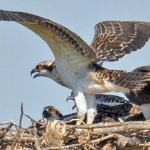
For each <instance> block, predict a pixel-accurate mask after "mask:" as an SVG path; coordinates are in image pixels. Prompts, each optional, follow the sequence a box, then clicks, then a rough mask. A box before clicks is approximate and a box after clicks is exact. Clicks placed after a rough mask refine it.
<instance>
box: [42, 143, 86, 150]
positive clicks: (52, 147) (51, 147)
mask: <svg viewBox="0 0 150 150" xmlns="http://www.w3.org/2000/svg"><path fill="white" fill-rule="evenodd" d="M83 144H85V143H80V144H72V145H66V146H60V147H55V146H50V147H47V148H43V150H47V149H68V148H73V147H77V146H81V145H83Z"/></svg>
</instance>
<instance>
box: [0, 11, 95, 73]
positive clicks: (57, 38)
mask: <svg viewBox="0 0 150 150" xmlns="http://www.w3.org/2000/svg"><path fill="white" fill-rule="evenodd" d="M0 20H3V21H15V22H18V23H20V24H22V25H24V26H26V27H27V28H29V29H30V30H32V31H33V32H35V33H36V34H38V35H39V36H40V37H41V38H42V39H43V40H45V41H46V42H47V44H48V45H49V47H50V48H51V50H52V51H53V53H54V56H55V58H56V60H65V63H66V64H64V65H68V67H69V69H71V70H72V71H76V70H77V69H79V66H80V68H82V67H85V66H87V65H88V64H89V63H91V62H92V59H94V58H95V53H94V52H93V50H92V49H91V48H90V47H89V46H88V45H87V44H86V43H85V42H84V41H83V40H82V39H81V38H80V37H79V36H78V35H76V34H75V33H73V32H72V31H70V30H69V29H67V28H65V27H63V26H61V25H59V24H57V23H55V22H52V21H50V20H48V19H45V18H42V17H39V16H35V15H33V14H29V13H23V12H14V11H4V10H0Z"/></svg>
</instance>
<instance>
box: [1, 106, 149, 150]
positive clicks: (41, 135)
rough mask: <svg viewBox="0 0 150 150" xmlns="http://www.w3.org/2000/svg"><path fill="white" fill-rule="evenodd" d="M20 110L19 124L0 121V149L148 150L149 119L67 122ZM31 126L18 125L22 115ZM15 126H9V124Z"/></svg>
mask: <svg viewBox="0 0 150 150" xmlns="http://www.w3.org/2000/svg"><path fill="white" fill-rule="evenodd" d="M21 110H22V112H21V117H20V124H19V125H16V123H15V122H14V121H10V122H4V123H1V124H0V125H1V128H0V148H1V149H2V150H3V149H6V150H9V149H13V150H15V149H28V150H29V149H36V150H40V149H42V150H47V149H52V150H57V149H65V150H69V149H70V150H79V149H81V150H97V149H100V150H117V149H118V150H119V149H121V150H124V149H125V150H131V149H135V150H143V149H144V150H145V149H150V120H147V121H135V122H133V121H132V122H123V121H121V120H120V122H109V123H108V122H107V123H99V124H92V125H87V124H84V123H83V125H78V126H77V125H69V123H71V122H73V121H75V120H71V121H69V122H62V121H60V120H55V121H53V122H50V121H47V120H46V119H42V120H40V121H36V120H34V119H33V118H31V117H30V116H28V115H27V114H26V113H24V112H23V105H22V109H21ZM23 115H25V116H27V117H28V118H29V119H30V120H31V122H32V125H31V126H29V127H25V128H22V127H21V122H22V116H23ZM13 126H14V127H15V129H12V127H13Z"/></svg>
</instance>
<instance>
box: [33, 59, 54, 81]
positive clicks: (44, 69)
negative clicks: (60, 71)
mask: <svg viewBox="0 0 150 150" xmlns="http://www.w3.org/2000/svg"><path fill="white" fill-rule="evenodd" d="M36 72H37V74H35V75H34V76H33V78H36V77H39V76H44V77H49V78H52V79H53V74H54V73H55V72H56V65H55V61H43V62H41V63H38V64H37V65H36V67H35V68H34V69H33V70H32V71H31V75H32V74H33V73H36Z"/></svg>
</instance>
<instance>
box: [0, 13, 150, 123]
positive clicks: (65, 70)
mask: <svg viewBox="0 0 150 150" xmlns="http://www.w3.org/2000/svg"><path fill="white" fill-rule="evenodd" d="M0 20H4V21H15V22H18V23H20V24H22V25H24V26H26V27H27V28H29V29H31V30H32V31H33V32H35V33H36V34H38V35H39V36H40V37H41V38H42V39H43V40H45V41H46V43H47V44H48V45H49V47H50V48H51V50H52V52H53V54H54V56H55V60H56V68H57V69H56V70H57V72H59V75H60V79H61V81H62V82H63V85H65V86H66V87H68V88H70V89H72V90H73V92H74V94H75V101H76V105H77V110H78V118H80V119H81V120H83V119H84V117H85V114H86V113H87V116H88V117H87V123H92V121H93V120H94V117H95V115H96V102H95V101H94V100H93V97H94V95H95V94H98V93H102V92H107V91H121V92H123V93H125V94H128V93H129V92H130V88H129V87H123V86H122V84H120V85H117V84H118V82H117V81H118V80H117V81H116V82H115V83H114V81H115V80H116V79H115V80H114V79H113V78H118V77H115V75H116V73H117V72H119V73H118V74H119V76H120V77H122V76H123V75H124V76H125V75H126V73H125V72H124V71H122V72H121V71H113V72H114V76H113V78H112V81H110V80H109V76H108V77H107V78H105V77H104V76H107V75H106V74H109V72H110V71H109V70H107V69H105V68H103V67H98V65H96V63H95V62H97V61H115V60H118V59H119V58H121V57H123V56H124V55H125V54H127V53H130V52H131V51H135V50H137V49H139V48H141V47H142V46H144V44H145V43H146V42H147V40H148V39H149V37H150V23H146V22H134V21H131V22H128V21H124V22H120V21H106V22H102V23H99V24H97V25H96V27H95V32H96V34H95V37H94V39H93V42H92V44H91V45H90V46H89V45H87V44H86V43H85V42H84V41H83V40H82V39H81V38H80V37H79V36H78V35H76V34H75V33H73V32H72V31H70V30H69V29H67V28H65V27H63V26H61V25H59V24H57V23H55V22H52V21H50V20H48V19H45V18H42V17H39V16H35V15H32V14H28V13H23V12H13V11H4V10H0ZM97 69H98V70H97ZM56 70H55V71H56ZM44 73H45V76H47V73H46V72H44V71H43V75H44ZM100 74H101V75H100ZM101 76H102V78H101ZM49 77H51V76H49ZM53 78H55V77H53ZM102 79H103V81H102ZM90 99H92V100H91V101H90ZM77 124H80V122H78V123H77Z"/></svg>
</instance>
